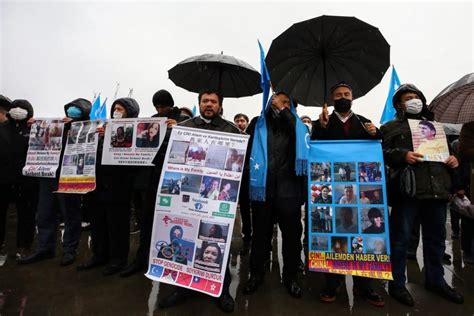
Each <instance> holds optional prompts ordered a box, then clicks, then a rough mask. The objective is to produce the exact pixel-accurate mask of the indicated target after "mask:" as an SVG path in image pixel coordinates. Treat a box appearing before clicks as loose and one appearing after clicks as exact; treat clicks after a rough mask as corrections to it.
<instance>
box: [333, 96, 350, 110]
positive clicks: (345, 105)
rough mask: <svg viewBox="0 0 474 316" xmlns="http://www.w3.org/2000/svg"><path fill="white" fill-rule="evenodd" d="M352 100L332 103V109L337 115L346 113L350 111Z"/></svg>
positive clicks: (342, 99)
mask: <svg viewBox="0 0 474 316" xmlns="http://www.w3.org/2000/svg"><path fill="white" fill-rule="evenodd" d="M351 106H352V100H349V99H344V98H341V99H338V100H335V101H334V109H335V110H336V112H338V113H346V112H349V111H350V110H351Z"/></svg>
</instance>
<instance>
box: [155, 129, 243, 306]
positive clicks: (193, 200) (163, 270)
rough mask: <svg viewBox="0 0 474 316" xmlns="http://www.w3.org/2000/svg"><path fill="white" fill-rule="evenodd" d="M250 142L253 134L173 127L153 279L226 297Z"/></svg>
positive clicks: (157, 223)
mask: <svg viewBox="0 0 474 316" xmlns="http://www.w3.org/2000/svg"><path fill="white" fill-rule="evenodd" d="M247 142H248V136H247V135H239V134H229V133H222V132H215V131H208V130H201V129H194V128H186V127H173V130H172V133H171V137H170V140H169V143H168V148H167V152H166V158H165V162H164V164H163V170H162V174H161V178H160V183H159V187H158V192H157V197H156V205H155V217H154V222H153V234H152V243H151V247H150V266H149V270H148V273H147V277H149V278H150V279H153V280H156V281H160V282H165V283H170V284H173V285H177V286H182V287H186V288H189V289H192V290H196V291H200V292H203V293H206V294H209V295H212V296H216V297H217V296H219V295H220V292H221V289H222V283H223V281H224V274H225V269H226V267H227V259H228V256H229V251H230V242H231V239H232V231H233V227H234V220H235V215H236V209H237V199H238V195H239V189H240V181H241V179H242V170H243V164H244V159H245V152H246V149H247Z"/></svg>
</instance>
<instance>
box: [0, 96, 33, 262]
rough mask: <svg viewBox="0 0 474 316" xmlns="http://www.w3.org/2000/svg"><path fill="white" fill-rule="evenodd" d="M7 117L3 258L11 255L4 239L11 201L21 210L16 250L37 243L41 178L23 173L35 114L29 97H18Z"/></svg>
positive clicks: (0, 147) (0, 208)
mask: <svg viewBox="0 0 474 316" xmlns="http://www.w3.org/2000/svg"><path fill="white" fill-rule="evenodd" d="M7 117H8V119H7V121H5V122H4V123H2V124H0V174H1V175H2V176H1V177H0V262H1V261H4V260H6V258H7V252H6V248H5V245H4V242H5V234H6V220H7V209H8V205H9V203H10V202H13V203H15V209H16V212H17V221H18V225H17V231H16V247H17V251H16V253H17V258H18V259H20V258H22V257H25V256H26V255H27V254H28V251H29V249H30V247H31V245H32V244H33V237H34V232H35V214H36V204H37V195H38V187H37V181H36V180H37V179H36V178H31V177H25V176H23V175H22V168H23V166H24V165H25V161H26V152H27V150H28V140H29V135H30V125H29V124H28V120H29V119H30V118H32V117H33V107H32V105H31V104H30V103H29V102H28V101H26V100H15V101H13V102H12V103H11V108H10V109H9V111H8V112H7ZM2 259H3V260H2ZM0 264H1V263H0Z"/></svg>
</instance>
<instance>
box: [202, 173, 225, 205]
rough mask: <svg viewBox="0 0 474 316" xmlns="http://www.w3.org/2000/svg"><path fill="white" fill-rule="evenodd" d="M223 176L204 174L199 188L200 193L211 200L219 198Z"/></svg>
mask: <svg viewBox="0 0 474 316" xmlns="http://www.w3.org/2000/svg"><path fill="white" fill-rule="evenodd" d="M220 183H221V178H217V177H211V176H203V177H202V182H201V186H200V188H199V195H200V196H201V197H203V198H206V199H210V200H217V198H218V197H219V193H220V191H219V188H220Z"/></svg>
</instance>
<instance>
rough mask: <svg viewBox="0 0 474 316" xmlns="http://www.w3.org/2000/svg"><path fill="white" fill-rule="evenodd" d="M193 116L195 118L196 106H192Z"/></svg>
mask: <svg viewBox="0 0 474 316" xmlns="http://www.w3.org/2000/svg"><path fill="white" fill-rule="evenodd" d="M193 116H196V104H195V105H194V106H193Z"/></svg>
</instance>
